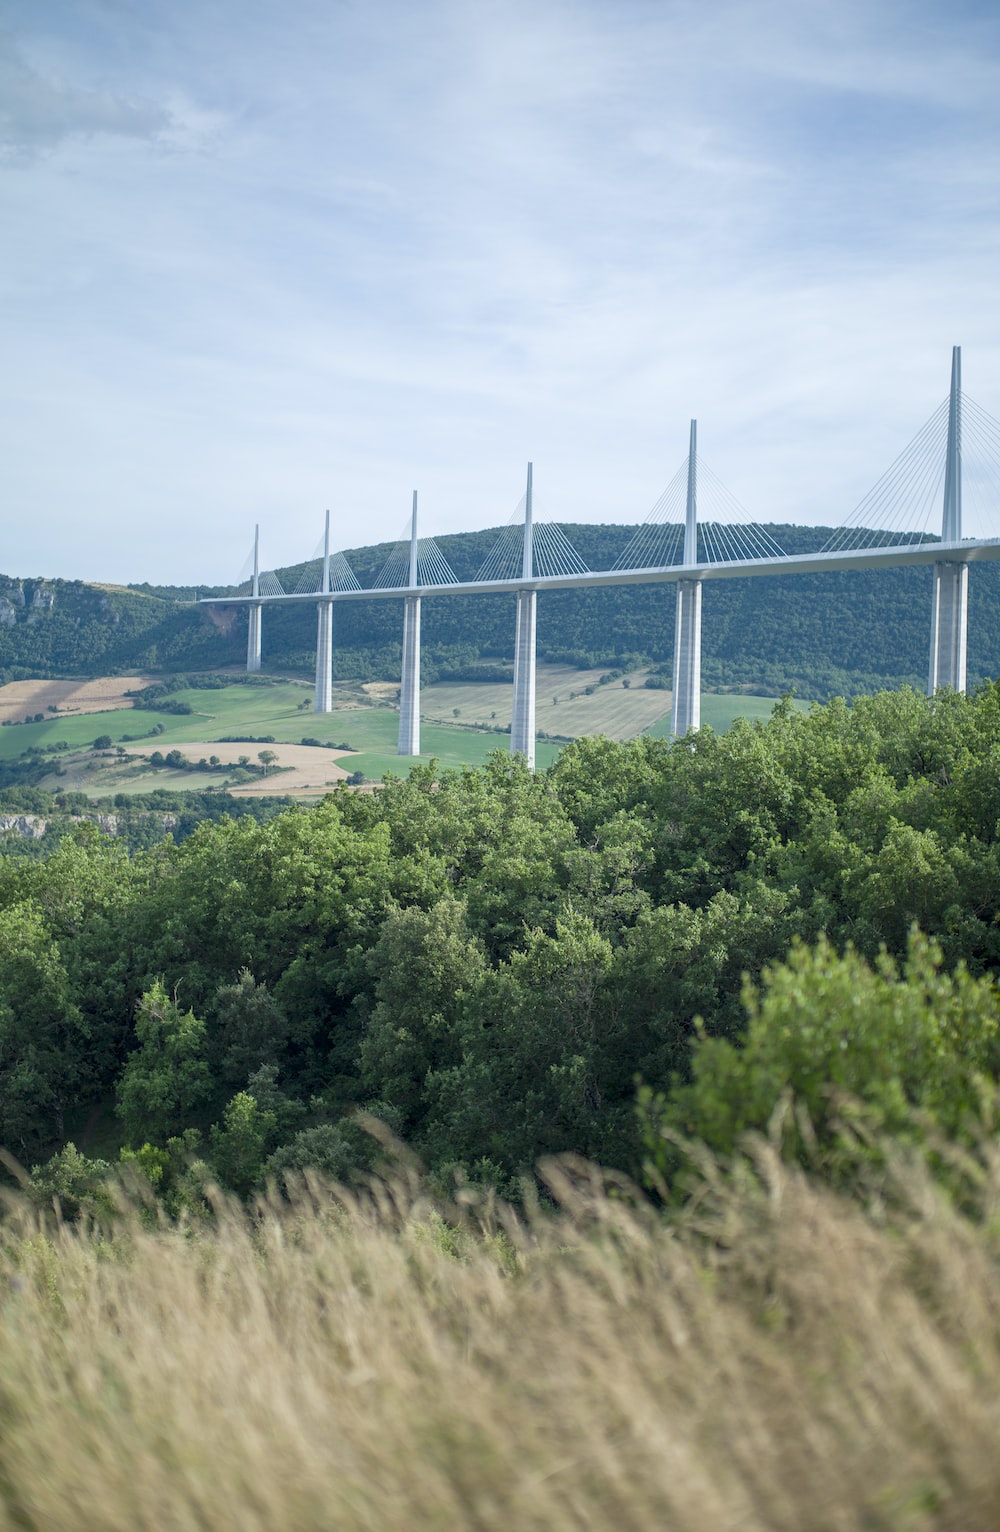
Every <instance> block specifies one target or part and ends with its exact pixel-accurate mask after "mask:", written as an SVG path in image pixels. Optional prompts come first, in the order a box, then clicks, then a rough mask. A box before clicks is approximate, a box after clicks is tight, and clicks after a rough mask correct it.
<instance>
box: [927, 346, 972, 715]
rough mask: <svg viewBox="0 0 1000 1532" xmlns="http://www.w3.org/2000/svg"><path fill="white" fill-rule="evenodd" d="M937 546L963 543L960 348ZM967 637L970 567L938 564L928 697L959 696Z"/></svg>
mask: <svg viewBox="0 0 1000 1532" xmlns="http://www.w3.org/2000/svg"><path fill="white" fill-rule="evenodd" d="M941 541H942V542H945V543H959V542H961V541H962V348H961V346H954V347H953V348H952V353H951V392H950V394H949V396H948V455H947V458H946V459H945V470H944V506H943V508H942V515H941ZM968 635H969V566H968V564H965V563H958V562H949V561H948V560H943V561H942V562H940V563H937V564H935V565H934V585H933V590H932V594H931V663H930V673H929V676H928V680H927V691H928V695H929V696H931V697H933V695H934V693H935V692H936V691H940V690H941V688H942V687H949V688H950V689H951V690H952V691H956V692H964V691H965V683H966V673H965V672H966V655H967V652H968Z"/></svg>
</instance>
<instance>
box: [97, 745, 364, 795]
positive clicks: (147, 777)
mask: <svg viewBox="0 0 1000 1532" xmlns="http://www.w3.org/2000/svg"><path fill="white" fill-rule="evenodd" d="M169 749H176V750H179V751H180V753H181V755H182V756H183V757H184V759H185V760H187V761H192V762H197V761H200V760H202V759H204V760H206V761H207V760H209V759H210V758H211V757H212V756H213V755H214V756H216V757H217V758H218V759H219V760H220V761H224V762H225V763H226V764H227V765H230V766H233V767H236V766H238V765H239V759H240V756H241V755H245V756H249V758H250V760H251V761H252V763H253V764H254V765H255V766H256V765H257V764H258V762H257V753H258V751H259V750H262V749H267V750H273V752H274V754H275V756H276V757H277V760H276V761H275V763H274V764H275V765H276V766H283V767H289V768H290V770H288V771H276V772H275V773H274V774H273V775H272V776H267V777H254V779H253V781H251V782H243V783H240V784H238V785H234V786H232V787H230V788H227V792H231V793H233V794H234V795H237V796H239V797H244V798H246V797H251V798H260V797H262V796H265V795H267V796H270V795H272V794H273V795H275V796H277V797H294V796H297V795H299V794H301V795H304V796H315V795H316V794H317V793H323V792H326V791H327V790H328V789H329V788H330V787H334V786H336V784H337V783H338V782H342V781H344V779H345V778H346V777H347V776H348V775H349V774H350V772H351V771H353V769H354V768H353V766H352V765H351V760H352V756H351V752H349V751H346V750H324V749H320V748H318V747H317V746H315V745H283V744H280V743H278V744H274V745H266V746H262V745H255V744H240V743H236V744H223V743H220V742H219V741H218V740H196V741H187V740H185V742H184V744H183V745H169V744H167V743H165V742H164V741H162V740H150V741H149V742H148V743H147V742H146V741H145V740H144V741H143V742H142V744H141V745H130V746H129V752H128V753H129V755H137V756H141V757H142V758H143V760H148V759H149V757H150V755H152V754H153V752H154V751H156V750H159V751H161V752H164V751H166V750H169ZM345 756H346V758H347V759H346V762H345V764H343V765H342V764H341V760H342V758H343V757H345ZM85 760H86V758H85ZM86 764H87V765H88V766H89V765H91V764H92V766H93V770H92V771H91V770H88V774H87V779H86V783H85V790H86V791H87V792H88V793H89V794H91V795H97V794H99V793H101V792H121V791H128V790H130V789H131V791H133V792H152V791H153V789H154V788H157V787H163V788H168V789H170V790H171V791H184V790H185V789H187V788H194V789H203V788H205V787H207V786H220V785H221V783H222V781H223V778H222V777H221V776H220V775H219V774H218V773H212V774H209V773H205V774H204V776H202V775H201V774H198V775H195V774H193V773H191V772H187V771H170V770H169V769H167V768H162V767H161V768H158V769H157V770H155V772H149V771H144V772H143V773H142V775H141V776H138V775H132V773H134V772H135V767H134V766H133V767H132V768H131V771H130V773H129V780H128V781H127V782H125V781H122V780H121V778H122V768H121V766H120V765H119V764H118V762H117V761H116V760H115V759H114V757H113V756H109V755H100V756H98V757H97V758H96V760H95V759H94V758H93V757H91V758H90V760H89V761H86ZM69 768H70V771H71V772H72V769H73V763H72V762H70V763H69ZM104 774H108V775H109V781H108V782H107V783H105V782H103V781H102V776H103V775H104Z"/></svg>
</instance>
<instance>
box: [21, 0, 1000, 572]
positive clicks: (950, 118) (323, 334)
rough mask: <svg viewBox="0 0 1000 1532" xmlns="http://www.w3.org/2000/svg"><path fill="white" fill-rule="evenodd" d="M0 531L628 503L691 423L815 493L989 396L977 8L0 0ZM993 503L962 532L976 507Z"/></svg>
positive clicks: (878, 463)
mask: <svg viewBox="0 0 1000 1532" xmlns="http://www.w3.org/2000/svg"><path fill="white" fill-rule="evenodd" d="M0 28H2V31H0V217H2V228H3V238H2V241H0V304H2V319H3V336H4V340H3V357H4V365H3V367H2V370H0V379H2V382H0V461H2V464H3V470H2V471H3V484H4V496H3V500H4V514H3V522H2V525H3V540H2V544H0V570H3V571H4V572H9V573H16V574H35V573H47V574H59V575H65V576H74V575H77V576H82V577H84V578H96V579H100V578H103V579H110V580H143V579H150V580H163V581H185V582H186V581H192V582H193V581H203V582H215V581H219V580H226V579H230V578H235V577H236V575H237V574H238V572H239V569H240V566H241V564H242V562H243V557H244V554H245V552H246V549H247V547H248V545H249V542H250V538H251V536H252V527H253V523H254V522H255V521H257V520H259V521H260V522H261V525H262V540H263V552H264V557H265V559H266V562H267V563H268V564H278V565H281V564H286V563H289V562H292V561H294V560H296V559H299V558H305V557H307V556H308V555H309V554H310V553H311V552H312V550H313V547H314V545H315V543H316V540H317V538H318V536H319V534H320V531H321V528H322V518H323V510H324V507H326V506H329V507H330V509H331V512H332V515H333V521H334V536H335V543H336V545H337V546H350V545H351V544H356V543H358V542H363V541H373V540H376V539H381V538H391V537H395V536H396V535H398V534H399V532H400V531H401V529H402V528H403V526H404V523H405V521H406V517H407V514H408V508H409V502H410V494H411V491H412V489H413V488H414V487H416V488H417V489H419V491H420V494H421V510H422V521H423V525H422V530H423V531H425V532H427V533H429V534H430V533H435V532H449V531H458V530H464V529H466V528H470V527H477V526H486V525H494V524H496V523H498V522H500V521H505V520H506V519H507V517H508V516H509V514H510V512H511V510H512V508H513V506H514V504H515V503H516V501H517V499H518V497H519V496H520V494H521V492H522V489H523V477H524V464H525V462H526V461H527V459H528V458H532V459H533V460H534V464H535V483H536V503H537V509H538V513H539V515H540V516H542V517H543V518H553V519H558V520H564V521H573V520H587V521H618V520H641V519H642V518H643V517H644V516H645V514H646V512H647V511H648V509H649V507H650V506H651V505H652V503H653V502H654V501H655V500H656V498H657V496H658V495H659V493H660V491H661V490H662V489H663V487H664V485H665V484H666V483H667V482H668V480H669V479H670V478H671V477H672V475H673V473H674V471H675V469H676V467H677V465H678V463H679V462H680V461H681V459H682V458H683V456H684V453H685V451H686V446H687V429H688V421H689V419H690V417H691V416H692V415H694V416H697V418H698V421H699V432H700V447H701V451H702V453H703V455H704V457H705V459H706V461H707V462H708V463H709V465H710V466H711V467H712V468H713V469H714V471H715V473H717V474H718V475H719V476H720V477H721V478H722V479H723V480H724V481H725V482H726V484H727V485H728V487H729V488H730V489H731V490H732V491H733V492H734V493H735V494H736V495H737V496H738V497H739V499H740V500H741V501H742V502H743V504H744V505H745V506H746V507H747V509H748V511H749V512H750V513H751V514H753V515H754V516H755V517H758V518H759V519H762V520H778V521H783V520H802V521H825V522H838V521H839V520H841V519H842V518H843V517H844V516H845V515H847V513H848V512H849V511H850V510H851V507H852V506H853V505H854V504H855V503H856V502H857V501H858V500H859V499H860V498H861V496H862V495H863V494H864V493H865V492H866V490H867V489H868V488H869V487H870V486H871V484H872V483H873V482H874V481H875V479H877V478H878V477H879V475H880V474H881V472H882V471H883V470H884V469H885V468H886V467H887V466H888V464H889V462H890V461H891V460H892V459H893V458H894V457H895V456H896V454H897V453H898V452H899V450H900V449H901V448H902V447H903V446H904V445H905V444H906V442H907V441H908V440H909V438H910V437H911V436H912V435H913V434H914V432H915V431H916V430H917V429H918V427H919V426H920V425H921V424H922V423H923V421H924V420H925V419H926V417H927V416H928V415H929V414H930V413H931V411H932V410H933V409H934V407H935V406H936V405H937V403H938V402H939V401H940V399H941V398H942V397H943V395H944V394H945V392H946V390H947V384H948V368H949V363H950V352H951V346H952V345H953V344H956V343H960V344H962V345H963V346H964V348H965V349H964V364H965V383H966V387H967V389H968V390H969V392H970V393H971V394H972V395H973V396H974V397H975V398H976V399H977V400H978V401H979V402H980V403H981V404H982V405H983V406H985V407H986V408H987V409H988V410H990V411H991V412H992V413H993V414H994V415H1000V313H998V304H997V290H998V283H1000V154H998V149H1000V10H998V9H997V7H996V6H995V4H993V3H989V4H985V3H984V4H969V3H964V4H963V3H958V4H955V3H948V4H945V3H944V0H941V3H935V4H928V3H919V0H918V3H898V0H835V3H828V0H736V3H729V0H720V3H716V0H690V3H689V0H616V3H609V0H601V3H595V0H530V3H529V0H414V3H411V4H403V3H401V0H369V3H367V4H357V3H347V0H340V3H338V0H325V3H319V0H288V3H285V4H283V5H282V6H280V7H279V6H278V5H276V4H274V3H273V0H267V3H264V0H239V3H236V0H197V3H192V0H2V3H0ZM997 519H998V525H997V527H996V528H994V529H993V530H994V532H1000V508H998V518H997Z"/></svg>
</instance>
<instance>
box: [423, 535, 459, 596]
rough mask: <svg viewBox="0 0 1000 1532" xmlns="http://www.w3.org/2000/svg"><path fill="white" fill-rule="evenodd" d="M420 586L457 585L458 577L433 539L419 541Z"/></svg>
mask: <svg viewBox="0 0 1000 1532" xmlns="http://www.w3.org/2000/svg"><path fill="white" fill-rule="evenodd" d="M417 583H418V585H457V584H458V575H457V574H456V573H455V571H454V570H453V569H452V567H451V565H450V564H449V563H448V560H447V559H446V558H445V556H444V554H443V553H442V552H441V549H440V548H439V547H438V545H437V543H436V542H435V541H434V539H433V537H421V538H418V540H417Z"/></svg>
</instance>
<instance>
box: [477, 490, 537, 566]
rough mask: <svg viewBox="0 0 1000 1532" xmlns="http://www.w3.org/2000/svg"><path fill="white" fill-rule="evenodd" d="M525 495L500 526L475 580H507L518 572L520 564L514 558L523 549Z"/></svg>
mask: <svg viewBox="0 0 1000 1532" xmlns="http://www.w3.org/2000/svg"><path fill="white" fill-rule="evenodd" d="M526 503H527V501H526V496H525V495H522V496H521V498H520V500H519V501H518V502H517V504H516V505H515V507H514V509H513V511H512V513H511V517H510V520H509V521H508V523H507V525H506V526H505V527H503V528H502V530H501V532H500V536H499V537H498V538H497V540H496V542H495V543H494V544H493V547H492V548H491V549H490V551H489V553H488V554H487V555H486V557H485V559H484V560H483V562H482V564H481V565H480V566H479V569H478V570H477V572H476V579H477V580H509V579H513V577H514V575H515V574H520V572H521V571H520V564H519V563H518V564H517V566H516V568H515V562H514V561H515V559H518V558H519V556H520V555H521V554H522V553H523V550H524V509H525V505H526Z"/></svg>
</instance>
